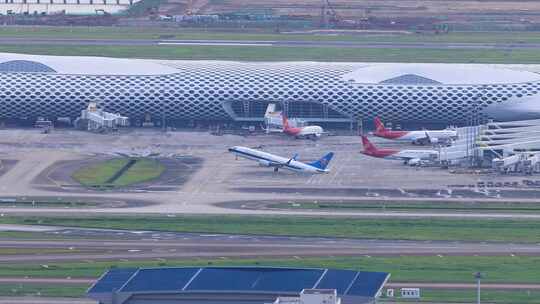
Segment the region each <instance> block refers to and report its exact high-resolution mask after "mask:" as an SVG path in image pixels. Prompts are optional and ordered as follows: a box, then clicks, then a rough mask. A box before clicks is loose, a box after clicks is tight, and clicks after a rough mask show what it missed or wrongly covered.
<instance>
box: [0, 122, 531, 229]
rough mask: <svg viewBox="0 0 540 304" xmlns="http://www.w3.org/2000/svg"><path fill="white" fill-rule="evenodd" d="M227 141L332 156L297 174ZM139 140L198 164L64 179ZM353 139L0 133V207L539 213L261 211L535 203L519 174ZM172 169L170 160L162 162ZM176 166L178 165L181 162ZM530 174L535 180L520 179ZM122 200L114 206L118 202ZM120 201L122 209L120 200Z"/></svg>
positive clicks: (11, 210)
mask: <svg viewBox="0 0 540 304" xmlns="http://www.w3.org/2000/svg"><path fill="white" fill-rule="evenodd" d="M374 141H375V142H376V144H378V145H379V146H381V147H392V148H410V147H409V145H407V144H405V145H404V144H395V143H392V142H388V141H384V140H379V139H374ZM234 145H242V146H247V147H256V146H261V145H263V148H262V149H263V150H264V151H267V152H270V153H275V154H277V155H294V154H295V153H300V157H301V160H303V161H311V160H313V159H317V158H319V157H320V156H321V155H322V154H323V153H325V152H327V151H335V152H336V155H335V157H334V159H333V160H332V163H331V164H330V167H331V172H330V173H329V174H324V175H304V174H298V173H294V172H289V171H285V170H280V171H279V172H278V173H274V172H273V171H272V170H271V169H269V168H264V167H261V166H259V165H258V164H257V163H254V162H251V161H248V160H238V161H235V158H234V156H232V155H230V154H229V153H227V152H226V151H227V148H228V147H230V146H234ZM140 147H145V149H150V150H153V151H156V152H160V153H162V154H164V155H168V154H174V155H177V156H175V157H185V158H186V159H189V158H193V156H196V157H197V158H198V159H200V160H199V161H197V163H192V164H190V163H184V164H183V166H184V165H185V167H181V166H176V167H178V168H177V169H174V168H173V169H174V170H173V171H172V172H173V174H172V175H175V176H177V178H172V179H170V180H167V183H166V185H164V184H163V182H162V181H159V182H158V183H156V184H152V183H149V184H144V185H138V186H134V187H128V188H126V189H120V190H114V191H113V190H111V191H95V190H92V189H87V188H84V187H81V186H80V185H78V184H76V183H74V181H72V179H70V178H66V177H69V176H71V175H72V174H73V172H74V171H73V168H74V167H73V166H71V165H69V164H72V163H74V164H76V163H79V162H86V161H88V160H89V159H94V158H96V157H101V156H107V155H109V157H110V155H112V154H114V152H115V151H118V150H121V151H126V150H133V149H140ZM360 149H361V145H360V143H359V139H358V137H356V136H330V137H324V138H322V139H321V140H319V141H317V142H313V141H302V140H294V139H291V138H287V137H285V136H281V135H280V134H276V135H256V136H247V137H244V136H236V135H224V136H212V135H210V134H208V133H203V132H185V131H182V132H167V133H164V132H161V131H158V130H151V129H150V130H140V129H137V130H126V131H123V132H120V133H117V134H107V135H101V134H89V133H86V132H81V131H74V130H55V131H54V132H53V133H51V134H40V133H39V131H37V130H0V159H5V160H11V161H12V162H14V164H15V165H14V166H12V167H11V168H9V170H7V171H5V172H4V173H3V174H2V175H0V202H7V203H3V204H0V213H8V214H69V213H80V212H81V210H84V212H85V213H96V214H100V213H117V214H118V213H160V214H174V213H182V214H186V213H191V214H245V215H249V214H273V215H290V214H294V215H317V216H319V215H320V216H358V217H396V218H403V217H432V218H435V217H450V218H516V219H519V218H523V219H537V218H540V214H539V213H518V212H504V211H503V212H497V213H490V212H480V211H478V212H458V211H452V210H446V211H444V212H443V211H441V212H437V211H433V212H413V211H411V212H407V211H403V212H389V211H359V210H354V211H351V210H339V211H338V210H317V211H313V210H301V209H296V210H292V209H291V210H289V209H284V210H275V209H272V210H269V208H266V207H265V206H264V205H257V204H252V202H257V201H267V200H268V199H269V198H271V199H272V200H274V201H282V202H294V201H295V200H301V201H310V200H311V201H320V200H325V201H340V200H351V199H354V200H358V202H359V203H361V202H362V201H370V202H374V201H381V202H385V201H389V200H391V201H395V202H398V201H400V202H408V201H419V200H423V201H431V200H439V201H444V202H445V203H449V204H450V203H451V202H471V201H474V202H510V201H512V202H528V203H536V202H538V201H539V197H540V189H537V188H534V187H526V186H524V184H523V183H522V180H523V179H524V177H523V176H514V175H508V176H501V175H497V174H478V173H476V172H471V173H466V172H465V173H451V172H449V171H447V170H441V169H440V168H414V167H409V166H404V165H402V163H401V162H399V161H389V160H384V159H374V158H369V157H367V156H365V155H362V154H360V153H359V151H360ZM170 167H175V166H170ZM182 168H184V169H182ZM527 178H528V179H534V178H535V177H534V176H532V177H527ZM480 182H482V183H484V184H487V183H499V184H502V183H503V182H504V183H507V182H508V183H517V184H519V185H520V186H519V187H515V188H508V187H491V188H488V187H478V186H476V185H477V184H478V183H480ZM14 198H19V199H26V200H28V199H35V198H42V199H47V200H48V201H52V202H54V201H70V200H75V201H84V200H85V199H86V200H88V201H90V202H96V201H103V202H116V203H115V204H114V205H111V204H99V205H97V206H95V207H93V208H84V209H81V208H76V207H73V208H68V207H66V206H65V204H64V205H63V206H59V207H54V206H32V207H29V206H16V205H14V204H10V203H9V201H12V200H13V199H14ZM119 206H120V207H119ZM122 206H123V207H122Z"/></svg>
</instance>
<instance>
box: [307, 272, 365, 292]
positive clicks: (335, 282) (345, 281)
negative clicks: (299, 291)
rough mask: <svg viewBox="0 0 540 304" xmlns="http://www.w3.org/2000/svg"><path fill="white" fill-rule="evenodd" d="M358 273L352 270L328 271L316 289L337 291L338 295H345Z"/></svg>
mask: <svg viewBox="0 0 540 304" xmlns="http://www.w3.org/2000/svg"><path fill="white" fill-rule="evenodd" d="M357 273H358V272H357V271H352V270H328V271H327V272H326V274H325V275H324V277H323V278H322V279H321V281H320V282H319V284H317V286H315V288H318V289H335V290H336V291H337V293H338V294H343V293H345V291H346V290H347V288H349V286H350V285H351V283H352V281H353V280H354V278H355V277H356V274H357Z"/></svg>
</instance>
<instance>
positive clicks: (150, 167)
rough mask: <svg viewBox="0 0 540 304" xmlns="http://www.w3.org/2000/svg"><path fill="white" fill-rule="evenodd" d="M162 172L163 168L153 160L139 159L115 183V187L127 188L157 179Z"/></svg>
mask: <svg viewBox="0 0 540 304" xmlns="http://www.w3.org/2000/svg"><path fill="white" fill-rule="evenodd" d="M163 171H165V166H163V165H162V164H161V163H160V162H159V161H157V160H154V159H139V160H138V161H137V162H136V163H135V164H134V165H133V166H132V167H131V168H129V170H128V171H126V173H124V174H122V175H121V176H120V177H119V178H118V179H117V180H116V181H115V182H114V185H115V186H119V187H122V186H129V185H133V184H137V183H142V182H145V181H150V180H153V179H156V178H158V177H159V176H160V175H161V174H162V173H163Z"/></svg>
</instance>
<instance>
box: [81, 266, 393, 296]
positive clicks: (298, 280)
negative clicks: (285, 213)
mask: <svg viewBox="0 0 540 304" xmlns="http://www.w3.org/2000/svg"><path fill="white" fill-rule="evenodd" d="M387 277H388V273H384V272H358V271H352V270H327V269H297V268H272V267H206V268H193V267H185V268H183V267H180V268H149V269H144V268H143V269H139V270H137V271H133V270H127V271H123V270H122V269H112V270H110V271H109V272H108V273H107V274H105V275H104V276H103V277H102V278H101V279H100V280H99V281H98V282H96V284H95V285H94V286H93V287H92V288H91V289H90V291H89V294H91V293H99V292H112V291H117V292H120V293H159V292H167V293H170V292H205V291H206V292H270V293H300V291H302V289H311V288H317V289H336V290H337V293H338V294H339V295H352V296H364V297H374V296H375V295H376V293H377V292H378V290H379V289H380V288H381V287H382V285H383V284H384V282H385V281H386V278H387Z"/></svg>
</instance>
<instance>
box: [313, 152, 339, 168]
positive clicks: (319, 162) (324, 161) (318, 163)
mask: <svg viewBox="0 0 540 304" xmlns="http://www.w3.org/2000/svg"><path fill="white" fill-rule="evenodd" d="M332 157H334V152H330V153H327V154H326V155H325V156H323V157H322V158H321V159H319V160H317V161H314V162H312V163H309V164H310V165H311V166H313V167H316V168H319V169H322V170H324V169H326V167H328V164H329V163H330V161H331V160H332Z"/></svg>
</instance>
